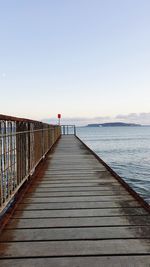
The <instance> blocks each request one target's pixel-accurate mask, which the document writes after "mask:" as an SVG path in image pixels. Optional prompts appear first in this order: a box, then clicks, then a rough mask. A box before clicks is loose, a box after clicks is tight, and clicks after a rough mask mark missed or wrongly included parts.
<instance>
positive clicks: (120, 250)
mask: <svg viewBox="0 0 150 267" xmlns="http://www.w3.org/2000/svg"><path fill="white" fill-rule="evenodd" d="M4 248H6V249H5V250H4ZM4 251H5V254H4ZM112 254H113V255H119V254H121V255H126V254H129V255H132V254H135V255H138V254H145V255H146V254H150V242H149V241H148V240H146V242H145V240H143V239H140V241H139V240H136V239H113V240H88V241H37V242H6V243H1V244H0V255H1V256H3V257H4V258H8V257H44V256H45V257H48V256H57V257H59V256H81V255H112Z"/></svg>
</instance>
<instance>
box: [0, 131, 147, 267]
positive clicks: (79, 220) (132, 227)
mask: <svg viewBox="0 0 150 267" xmlns="http://www.w3.org/2000/svg"><path fill="white" fill-rule="evenodd" d="M0 266H5V267H7V266H9V267H10V266H16V267H19V266H20V267H21V266H23V267H25V266H29V267H31V266H36V267H41V266H52V267H53V266H55V267H57V266H58V267H64V266H65V267H70V266H72V267H75V266H78V267H85V266H86V267H87V266H90V267H91V266H92V267H99V266H108V267H109V266H118V267H119V266H138V267H141V266H150V215H149V213H148V212H147V211H146V210H144V209H143V208H142V207H141V205H140V204H139V202H138V201H137V200H135V199H134V198H133V197H132V196H131V195H130V194H129V193H128V192H127V191H126V189H124V188H123V187H122V186H121V185H120V184H119V183H118V181H117V180H116V179H115V178H114V177H112V175H111V174H110V173H109V172H108V171H107V170H106V169H105V167H104V166H103V165H102V164H101V163H99V161H97V159H96V158H95V157H94V156H93V155H92V154H91V153H90V151H89V150H88V149H87V148H86V147H84V145H83V144H82V143H80V141H79V140H78V139H77V138H76V137H75V136H63V137H62V138H61V139H60V141H59V142H58V144H57V146H56V148H55V150H54V152H53V153H52V154H50V155H49V156H48V159H47V162H46V163H45V168H44V169H43V170H42V171H41V172H40V174H39V175H38V177H37V178H36V179H35V180H34V181H33V182H32V185H31V187H30V189H29V190H28V192H27V193H26V194H25V196H24V198H23V199H22V200H21V203H20V204H19V205H18V207H17V209H16V211H15V213H14V215H13V217H12V219H11V220H10V222H9V223H8V225H7V226H6V227H5V229H4V230H3V232H2V233H1V238H0Z"/></svg>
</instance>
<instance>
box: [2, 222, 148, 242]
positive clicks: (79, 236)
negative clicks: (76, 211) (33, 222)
mask: <svg viewBox="0 0 150 267" xmlns="http://www.w3.org/2000/svg"><path fill="white" fill-rule="evenodd" d="M125 238H130V239H131V238H135V239H137V238H150V230H149V226H124V227H120V226H117V227H112V226H110V227H88V228H86V227H85V228H69V229H68V228H60V229H55V228H53V229H50V228H43V229H13V230H8V229H7V230H5V231H3V233H2V234H1V237H0V242H2V241H3V242H10V241H13V242H14V241H41V240H45V241H46V240H51V241H52V240H96V239H125Z"/></svg>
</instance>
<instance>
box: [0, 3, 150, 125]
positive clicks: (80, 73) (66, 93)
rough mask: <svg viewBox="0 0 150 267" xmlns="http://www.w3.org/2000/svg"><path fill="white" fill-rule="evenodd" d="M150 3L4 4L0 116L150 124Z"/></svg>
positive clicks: (1, 11) (0, 32)
mask: <svg viewBox="0 0 150 267" xmlns="http://www.w3.org/2000/svg"><path fill="white" fill-rule="evenodd" d="M149 14H150V1H149V0H126V1H124V0H105V1H104V0H55V1H54V0H21V1H20V0H13V1H12V0H5V1H4V0H0V113H1V114H7V115H12V116H20V117H26V118H31V119H36V120H43V119H49V120H50V121H52V120H54V118H56V117H57V114H58V113H61V114H62V118H64V121H65V120H68V121H71V122H72V123H73V122H76V123H80V124H82V123H83V122H84V123H85V122H86V123H87V122H96V121H97V120H98V122H104V121H112V120H115V121H129V122H130V121H131V122H133V121H134V122H139V123H146V124H150V15H149Z"/></svg>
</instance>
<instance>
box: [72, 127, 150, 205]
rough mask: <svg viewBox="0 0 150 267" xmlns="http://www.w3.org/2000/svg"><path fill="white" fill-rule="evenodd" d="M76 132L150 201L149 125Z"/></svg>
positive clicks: (89, 129)
mask: <svg viewBox="0 0 150 267" xmlns="http://www.w3.org/2000/svg"><path fill="white" fill-rule="evenodd" d="M77 135H78V136H79V137H80V138H81V139H82V140H83V141H84V142H85V143H86V144H87V145H88V146H89V147H90V148H91V149H92V150H94V151H95V152H96V153H97V154H98V155H99V156H100V157H101V158H102V159H103V160H104V161H105V162H106V163H107V164H108V165H109V166H111V167H112V168H113V170H115V171H116V172H117V173H118V174H119V175H120V176H121V177H122V178H123V179H124V180H125V181H126V182H127V183H128V184H129V185H130V186H131V187H132V188H133V189H134V190H135V191H137V192H138V193H139V194H140V195H141V196H142V197H143V198H144V199H145V200H146V201H147V202H148V203H150V127H78V128H77Z"/></svg>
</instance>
